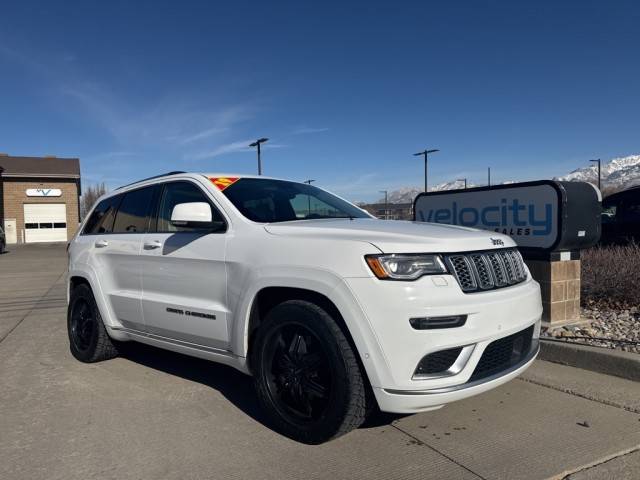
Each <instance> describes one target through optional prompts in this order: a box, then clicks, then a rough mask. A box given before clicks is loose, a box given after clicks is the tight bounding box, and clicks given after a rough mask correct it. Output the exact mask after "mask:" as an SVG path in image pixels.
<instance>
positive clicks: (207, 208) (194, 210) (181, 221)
mask: <svg viewBox="0 0 640 480" xmlns="http://www.w3.org/2000/svg"><path fill="white" fill-rule="evenodd" d="M171 224H172V225H175V226H176V227H191V228H201V229H208V230H220V229H221V228H222V227H223V226H224V223H223V222H218V221H215V222H214V221H213V220H212V214H211V205H209V204H208V203H206V202H189V203H178V204H177V205H176V206H175V207H173V211H172V212H171Z"/></svg>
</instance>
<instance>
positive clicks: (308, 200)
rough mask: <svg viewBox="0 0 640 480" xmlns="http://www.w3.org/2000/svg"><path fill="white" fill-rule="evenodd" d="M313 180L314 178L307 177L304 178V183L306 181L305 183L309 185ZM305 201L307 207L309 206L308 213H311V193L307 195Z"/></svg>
mask: <svg viewBox="0 0 640 480" xmlns="http://www.w3.org/2000/svg"><path fill="white" fill-rule="evenodd" d="M313 182H315V180H312V179H310V178H309V179H308V180H305V181H304V183H306V184H307V185H311V183H313ZM307 202H308V205H309V206H308V208H309V215H311V195H307Z"/></svg>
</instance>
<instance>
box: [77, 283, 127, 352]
mask: <svg viewBox="0 0 640 480" xmlns="http://www.w3.org/2000/svg"><path fill="white" fill-rule="evenodd" d="M67 330H68V334H69V345H70V349H71V354H72V355H73V356H74V357H75V358H76V359H78V360H80V361H81V362H86V363H93V362H99V361H101V360H108V359H110V358H113V357H116V356H117V355H118V350H117V349H116V346H115V345H114V343H113V341H112V340H111V338H110V337H109V334H108V333H107V330H106V328H105V326H104V323H103V322H102V317H101V316H100V311H99V310H98V306H97V305H96V301H95V298H94V297H93V293H92V292H91V289H90V288H89V286H88V285H85V284H81V285H78V286H77V287H75V288H74V289H73V290H72V291H71V298H70V301H69V308H68V310H67Z"/></svg>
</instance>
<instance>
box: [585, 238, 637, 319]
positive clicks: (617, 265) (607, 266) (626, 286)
mask: <svg viewBox="0 0 640 480" xmlns="http://www.w3.org/2000/svg"><path fill="white" fill-rule="evenodd" d="M581 259H582V304H583V305H584V306H587V305H589V304H592V303H594V302H596V303H604V304H609V305H610V306H614V305H615V306H618V307H627V308H628V307H633V306H638V305H639V304H640V245H638V244H630V245H624V246H598V247H594V248H590V249H589V250H583V251H582V255H581Z"/></svg>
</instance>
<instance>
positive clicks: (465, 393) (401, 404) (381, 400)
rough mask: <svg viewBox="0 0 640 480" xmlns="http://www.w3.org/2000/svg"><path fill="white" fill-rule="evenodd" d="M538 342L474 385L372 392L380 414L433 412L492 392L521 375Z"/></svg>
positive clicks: (537, 350) (537, 348) (469, 383)
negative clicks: (505, 368)
mask: <svg viewBox="0 0 640 480" xmlns="http://www.w3.org/2000/svg"><path fill="white" fill-rule="evenodd" d="M539 351H540V344H539V342H537V341H536V342H534V343H533V344H532V346H531V350H530V352H529V354H528V355H527V356H526V357H525V359H523V360H522V361H521V362H519V363H518V364H516V365H513V366H512V367H510V368H508V369H507V370H503V371H502V372H499V373H496V374H495V375H492V376H490V377H487V378H483V379H481V380H477V381H475V382H473V381H472V382H468V383H463V384H461V385H453V386H450V387H442V388H433V389H427V390H392V389H384V388H374V394H375V396H376V400H377V401H378V406H379V407H380V410H382V411H384V412H394V413H416V412H424V411H428V410H436V409H438V408H441V407H443V406H444V405H446V404H447V403H451V402H455V401H457V400H462V399H464V398H468V397H471V396H473V395H478V394H480V393H483V392H486V391H488V390H491V389H492V388H496V387H498V386H500V385H502V384H504V383H506V382H508V381H509V380H512V379H514V378H515V377H517V376H518V375H520V374H521V373H522V372H524V371H525V370H526V369H527V368H528V367H529V366H530V365H531V364H532V363H533V361H534V360H535V359H536V356H537V355H538V352H539Z"/></svg>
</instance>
